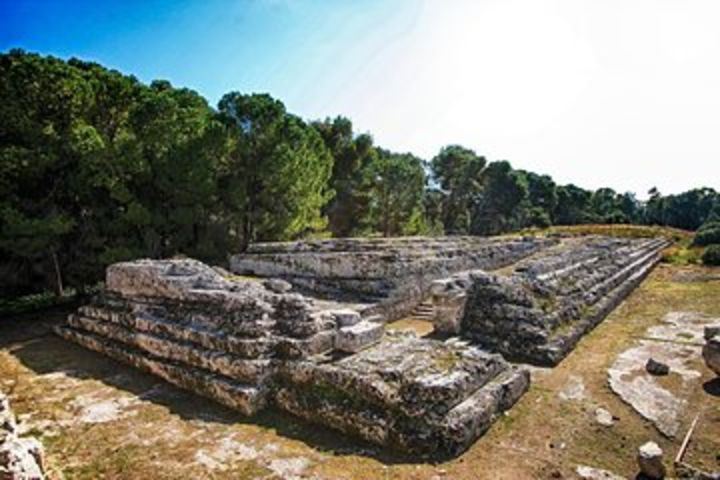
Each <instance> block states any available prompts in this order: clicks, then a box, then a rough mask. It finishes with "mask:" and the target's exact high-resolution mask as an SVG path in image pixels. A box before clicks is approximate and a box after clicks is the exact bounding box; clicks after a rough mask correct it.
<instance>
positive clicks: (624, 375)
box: [608, 312, 717, 437]
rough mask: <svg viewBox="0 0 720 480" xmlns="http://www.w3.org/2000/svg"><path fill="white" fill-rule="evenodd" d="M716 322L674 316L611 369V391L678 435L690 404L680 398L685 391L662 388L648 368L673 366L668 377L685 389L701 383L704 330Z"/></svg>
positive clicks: (689, 315) (688, 315)
mask: <svg viewBox="0 0 720 480" xmlns="http://www.w3.org/2000/svg"><path fill="white" fill-rule="evenodd" d="M715 322H717V319H712V318H709V317H707V316H705V315H701V314H698V313H694V312H670V313H668V314H667V315H666V316H665V317H664V318H663V321H662V323H661V324H660V325H656V326H653V327H650V328H649V329H648V330H647V331H646V334H645V338H643V339H640V340H638V341H636V342H635V343H636V344H635V346H633V347H631V348H629V349H627V350H625V351H624V352H622V353H621V354H620V355H619V356H618V358H617V359H616V360H615V363H614V364H613V365H612V367H611V368H610V369H608V382H609V385H610V388H611V389H612V390H613V391H614V392H615V393H616V394H618V395H619V396H620V398H621V399H622V400H623V401H625V402H626V403H628V404H629V405H630V406H632V407H633V409H635V410H636V411H637V412H638V413H639V414H640V415H642V416H643V417H645V418H646V419H648V420H649V421H651V422H652V423H653V425H655V427H657V429H658V430H659V431H660V432H661V433H663V434H664V435H666V436H668V437H675V436H676V435H678V433H679V432H678V430H679V428H680V420H681V417H682V415H683V413H684V411H685V408H686V404H687V402H686V401H685V400H684V399H683V398H682V397H681V396H679V394H678V392H680V391H681V389H673V390H674V391H670V390H669V389H668V388H666V387H664V386H662V384H661V383H660V382H661V380H659V379H658V378H657V377H656V376H653V375H651V374H650V373H648V372H647V371H646V369H645V365H646V363H647V361H648V359H649V358H655V359H657V360H659V361H662V362H663V363H666V364H667V365H669V367H670V372H671V373H670V375H668V377H673V376H675V377H676V378H677V380H679V381H680V382H681V383H682V385H684V386H687V385H690V384H691V383H692V382H693V381H697V380H698V379H699V378H700V377H701V372H700V371H698V370H697V369H696V367H695V365H694V364H696V363H697V360H698V359H699V358H700V355H701V348H702V338H703V328H704V326H705V325H706V324H709V323H715ZM688 388H689V387H688Z"/></svg>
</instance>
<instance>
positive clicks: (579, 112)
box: [0, 0, 720, 196]
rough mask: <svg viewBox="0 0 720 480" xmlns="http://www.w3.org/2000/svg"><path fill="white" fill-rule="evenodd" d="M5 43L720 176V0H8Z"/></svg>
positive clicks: (644, 186) (628, 171) (441, 135)
mask: <svg viewBox="0 0 720 480" xmlns="http://www.w3.org/2000/svg"><path fill="white" fill-rule="evenodd" d="M0 22H1V23H0V50H7V49H9V48H13V47H20V48H24V49H26V50H29V51H35V52H40V53H44V54H52V55H56V56H60V57H63V58H67V57H70V56H77V57H80V58H83V59H89V60H95V61H98V62H100V63H102V64H104V65H106V66H109V67H113V68H116V69H119V70H121V71H123V72H125V73H132V74H134V75H136V76H137V77H139V78H140V79H141V80H143V81H150V80H152V79H158V78H161V79H168V80H170V81H172V82H173V83H174V84H176V85H179V86H187V87H190V88H193V89H195V90H197V91H199V92H200V93H201V94H202V95H204V96H205V97H206V98H208V100H209V101H210V102H211V103H212V104H216V102H217V100H218V99H219V98H220V96H221V95H222V94H223V93H225V92H227V91H230V90H239V91H242V92H269V93H271V94H272V95H274V96H276V97H278V98H280V99H281V100H282V101H283V102H285V104H286V105H287V106H288V109H289V110H291V111H293V112H294V113H297V114H299V115H301V116H303V117H305V118H309V119H314V118H322V117H325V116H334V115H337V114H344V115H346V116H348V117H350V118H351V119H352V120H353V122H354V124H355V125H356V129H357V130H359V131H361V132H364V131H369V132H371V133H372V134H373V136H374V137H375V139H376V142H377V143H379V144H380V145H382V146H385V147H388V148H391V149H395V150H400V151H411V152H413V153H415V154H417V155H420V156H422V157H425V158H430V157H432V155H434V154H435V153H436V152H437V151H438V150H439V148H440V147H441V146H443V145H446V144H449V143H461V144H464V145H466V146H469V147H471V148H474V149H475V150H477V151H478V152H479V153H480V154H483V155H486V156H487V157H488V158H490V159H491V160H495V159H507V160H510V161H511V162H512V163H513V164H514V165H515V166H516V167H519V168H526V169H531V170H535V171H538V172H544V173H549V174H551V175H553V176H554V177H555V178H556V179H557V180H558V181H560V182H574V183H576V184H578V185H581V186H584V187H587V188H597V187H600V186H611V187H613V188H615V189H617V190H620V191H625V190H631V191H636V192H638V193H640V194H641V196H643V195H644V193H645V192H646V191H647V190H648V189H649V188H650V187H652V186H658V187H659V188H660V189H661V191H663V192H665V193H674V192H679V191H682V190H685V189H688V188H692V187H695V186H700V185H707V186H712V187H715V188H720V141H718V138H719V137H718V132H720V113H719V112H720V89H718V88H717V85H720V61H718V59H720V29H718V28H717V25H718V24H720V2H718V1H717V0H602V1H600V0H236V1H229V0H225V1H220V0H204V1H187V0H185V1H180V0H178V1H167V0H145V1H142V2H138V1H132V0H127V1H123V2H113V1H73V2H70V1H65V2H61V1H52V0H46V1H22V0H0Z"/></svg>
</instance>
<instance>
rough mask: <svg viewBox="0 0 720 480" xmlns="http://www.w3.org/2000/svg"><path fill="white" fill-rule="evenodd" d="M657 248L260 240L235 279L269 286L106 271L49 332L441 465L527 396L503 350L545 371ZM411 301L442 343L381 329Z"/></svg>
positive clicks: (239, 259) (204, 274)
mask: <svg viewBox="0 0 720 480" xmlns="http://www.w3.org/2000/svg"><path fill="white" fill-rule="evenodd" d="M665 245H666V242H665V241H664V240H623V239H612V238H602V237H587V238H584V239H573V240H568V241H566V242H563V243H560V242H559V241H558V240H557V239H552V240H549V239H536V238H512V237H507V238H500V237H499V238H486V239H480V238H469V237H448V238H438V239H427V238H425V239H422V238H413V239H369V240H350V239H338V240H326V241H318V242H296V243H284V244H259V245H255V246H253V247H252V248H251V249H250V251H249V253H247V254H244V255H240V256H236V257H233V260H232V262H231V263H232V269H233V271H234V272H236V273H240V274H244V275H247V274H253V275H260V276H267V278H249V277H237V276H235V277H234V276H231V275H226V276H223V275H221V274H220V273H218V271H217V269H212V268H210V267H208V266H207V265H204V264H202V263H200V262H197V261H194V260H162V261H150V260H140V261H136V262H127V263H120V264H116V265H112V266H111V267H110V268H108V271H107V281H106V290H105V291H104V292H103V293H102V294H101V295H98V296H97V298H96V299H95V300H94V301H93V302H92V303H91V304H90V305H87V306H84V307H82V308H80V309H78V311H77V312H76V313H75V314H73V315H71V316H70V317H69V318H68V321H67V324H65V325H63V326H61V327H58V328H57V333H58V334H60V335H61V336H63V337H64V338H66V339H68V340H71V341H74V342H77V343H79V344H81V345H83V346H85V347H87V348H90V349H93V350H96V351H99V352H102V353H104V354H106V355H109V356H111V357H113V358H115V359H118V360H120V361H123V362H126V363H129V364H130V365H133V366H135V367H137V368H140V369H143V370H145V371H148V372H150V373H153V374H155V375H158V376H159V377H161V378H164V379H165V380H167V381H168V382H170V383H173V384H175V385H178V386H180V387H183V388H187V389H189V390H192V391H194V392H196V393H198V394H201V395H205V396H207V397H210V398H213V399H215V400H217V401H219V402H221V403H223V404H225V405H228V406H230V407H232V408H235V409H237V410H239V411H241V412H243V413H244V414H246V415H253V414H254V413H256V412H257V411H258V410H260V409H262V408H265V407H273V406H274V407H276V408H280V409H283V410H286V411H288V412H291V413H293V414H295V415H297V416H299V417H302V418H305V419H307V420H308V421H310V422H315V423H319V424H323V425H326V426H328V427H330V428H333V429H336V430H339V431H342V432H345V433H348V434H352V435H356V436H359V437H361V438H364V439H366V440H368V441H370V442H373V443H376V444H379V445H382V446H386V447H389V448H394V449H399V450H403V451H405V452H409V453H412V454H414V455H418V456H422V457H434V458H437V457H448V456H453V455H457V454H459V453H460V452H462V451H463V450H465V449H466V448H468V446H470V445H471V444H472V443H473V442H474V441H475V440H476V439H477V438H478V437H479V436H480V435H482V434H483V433H484V432H485V431H486V430H487V429H488V428H489V427H490V425H491V424H492V422H493V420H494V419H495V417H496V416H497V415H498V414H499V413H500V412H502V411H504V410H507V409H509V408H510V407H511V406H512V405H513V404H514V403H515V402H516V401H517V400H518V399H519V398H520V397H521V396H522V395H523V393H524V392H525V391H526V390H527V388H528V385H529V374H528V371H527V370H526V369H525V368H522V367H516V366H511V365H510V364H508V363H507V361H506V360H505V359H504V358H503V357H505V358H507V359H510V360H513V361H522V362H529V363H533V364H541V365H554V364H556V363H558V362H559V361H560V360H561V359H562V358H563V357H564V356H565V355H567V353H568V352H569V351H570V350H571V349H572V348H573V347H574V346H575V344H576V343H577V341H578V340H579V339H580V337H581V336H582V335H584V334H585V333H586V332H588V331H589V330H590V329H592V328H593V327H594V326H595V325H596V324H597V323H599V322H600V321H601V320H602V319H603V318H604V317H605V315H607V313H608V312H610V311H611V310H612V309H613V308H614V307H615V306H616V305H617V304H618V303H619V302H620V301H622V299H623V298H624V297H625V296H626V295H627V294H628V293H629V292H630V291H631V290H632V289H633V288H634V287H635V286H636V285H637V284H638V283H639V282H640V281H641V280H642V279H643V278H644V277H645V275H647V273H648V272H650V270H651V269H652V267H653V266H654V265H655V264H656V262H657V261H658V259H659V255H658V253H659V251H660V250H661V249H662V248H663V247H664V246H665ZM501 267H504V268H502V270H498V271H495V272H494V273H490V272H489V271H488V270H492V269H499V268H501ZM276 277H281V278H276ZM333 292H335V293H334V295H335V296H333ZM428 297H430V299H431V300H432V301H431V302H429V303H428V304H427V305H426V302H428ZM421 302H423V303H422V305H421V306H422V307H423V312H425V314H429V315H430V318H432V320H433V321H434V323H435V328H436V330H437V331H440V332H441V333H443V334H444V335H446V336H447V335H451V337H450V338H448V339H446V340H440V339H438V338H418V337H416V336H414V335H408V334H398V333H395V334H390V333H386V332H385V331H384V326H383V322H384V321H387V320H388V319H393V318H397V317H398V316H402V315H404V313H403V312H405V313H407V312H408V311H410V310H412V309H415V308H416V307H418V305H419V304H421ZM499 354H502V356H500V355H499Z"/></svg>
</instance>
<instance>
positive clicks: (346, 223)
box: [313, 117, 378, 237]
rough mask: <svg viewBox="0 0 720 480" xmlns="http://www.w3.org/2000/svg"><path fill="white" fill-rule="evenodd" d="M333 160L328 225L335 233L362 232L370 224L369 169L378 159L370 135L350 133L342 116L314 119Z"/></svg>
mask: <svg viewBox="0 0 720 480" xmlns="http://www.w3.org/2000/svg"><path fill="white" fill-rule="evenodd" d="M313 126H314V127H315V129H316V130H317V131H318V132H319V133H320V136H321V137H322V139H323V142H324V143H325V146H326V147H327V148H328V150H329V151H330V154H331V155H332V157H333V159H334V162H333V168H332V176H331V178H330V188H331V189H332V190H334V191H335V197H334V198H333V199H332V200H331V201H330V202H329V203H328V204H327V206H326V208H325V213H326V214H327V217H328V221H329V224H328V228H329V229H330V231H331V232H332V234H333V235H334V236H336V237H349V236H352V235H357V234H361V233H363V232H365V231H367V230H368V229H369V228H370V222H371V219H370V207H371V202H372V198H371V195H372V183H373V178H372V169H373V168H374V165H375V163H376V162H377V161H378V151H377V148H375V147H374V146H373V139H372V137H371V136H370V135H366V134H363V135H358V136H355V135H354V134H353V127H352V122H351V121H350V120H348V119H347V118H345V117H337V118H335V119H334V120H330V119H326V120H324V121H322V122H314V123H313Z"/></svg>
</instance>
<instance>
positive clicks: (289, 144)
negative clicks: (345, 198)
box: [219, 92, 334, 245]
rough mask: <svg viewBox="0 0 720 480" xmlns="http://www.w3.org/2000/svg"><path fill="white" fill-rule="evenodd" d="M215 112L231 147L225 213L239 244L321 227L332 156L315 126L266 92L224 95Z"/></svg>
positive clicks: (324, 223)
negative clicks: (235, 229)
mask: <svg viewBox="0 0 720 480" xmlns="http://www.w3.org/2000/svg"><path fill="white" fill-rule="evenodd" d="M219 111H220V115H221V116H222V119H223V121H224V123H225V125H226V126H227V131H228V134H229V136H230V141H231V145H232V147H231V149H230V154H229V157H228V163H227V165H226V166H225V172H226V174H227V176H226V178H224V179H223V180H224V184H225V185H226V187H227V188H228V189H229V190H230V192H228V195H227V197H226V206H227V208H228V212H227V213H228V216H229V218H230V220H231V222H232V223H233V224H235V225H237V226H239V228H240V229H241V230H240V231H241V232H242V236H241V240H242V245H247V244H249V243H250V242H254V241H262V240H291V239H295V238H299V237H300V236H302V235H305V234H309V233H312V232H317V231H321V230H323V229H324V228H325V227H326V226H327V218H326V217H325V216H324V215H323V213H322V208H323V206H325V204H326V203H327V202H328V201H329V200H330V199H331V198H332V196H333V193H334V192H333V191H332V189H330V188H329V187H328V180H329V179H330V175H331V171H332V162H333V159H332V156H331V155H330V152H329V151H328V150H327V148H326V147H325V144H324V142H323V140H322V138H321V137H320V135H319V133H318V132H317V130H315V129H314V128H313V127H311V126H309V125H307V124H306V123H305V122H303V121H302V120H301V119H300V118H298V117H296V116H294V115H290V114H288V113H287V112H286V111H285V107H284V105H283V104H282V103H281V102H280V101H278V100H275V99H273V98H272V97H270V96H269V95H257V94H255V95H243V94H240V93H237V92H232V93H228V94H226V95H225V96H224V97H223V98H222V100H220V104H219Z"/></svg>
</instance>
